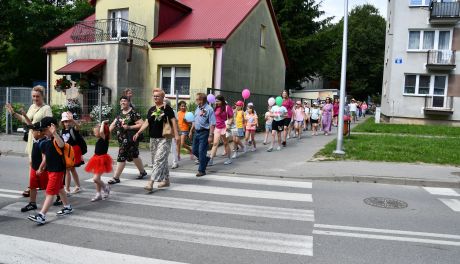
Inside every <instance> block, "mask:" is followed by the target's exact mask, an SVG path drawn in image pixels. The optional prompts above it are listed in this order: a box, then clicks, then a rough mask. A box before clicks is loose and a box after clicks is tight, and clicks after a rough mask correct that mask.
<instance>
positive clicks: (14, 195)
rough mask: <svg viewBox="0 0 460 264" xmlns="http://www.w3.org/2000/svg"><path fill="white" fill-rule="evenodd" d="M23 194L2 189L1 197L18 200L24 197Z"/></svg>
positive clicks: (0, 191) (0, 190)
mask: <svg viewBox="0 0 460 264" xmlns="http://www.w3.org/2000/svg"><path fill="white" fill-rule="evenodd" d="M21 194H22V192H21V191H17V190H9V189H0V197H3V198H11V199H17V198H21V197H22V195H21Z"/></svg>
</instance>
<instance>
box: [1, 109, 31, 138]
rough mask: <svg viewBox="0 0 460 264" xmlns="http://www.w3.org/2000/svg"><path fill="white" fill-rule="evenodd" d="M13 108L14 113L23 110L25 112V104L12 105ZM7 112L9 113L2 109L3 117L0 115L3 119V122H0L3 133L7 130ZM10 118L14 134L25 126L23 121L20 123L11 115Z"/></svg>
mask: <svg viewBox="0 0 460 264" xmlns="http://www.w3.org/2000/svg"><path fill="white" fill-rule="evenodd" d="M12 106H13V108H14V111H16V112H20V110H21V109H23V110H24V105H23V104H12ZM24 111H25V110H24ZM7 112H8V111H7V110H6V109H2V111H1V115H0V118H1V120H0V130H1V131H2V132H5V129H6V113H7ZM9 118H10V119H12V121H11V123H12V125H13V132H15V131H16V130H17V129H18V128H20V127H24V126H25V124H24V123H22V122H21V121H19V120H18V119H16V118H14V117H12V116H11V115H10V117H9ZM11 123H10V124H11Z"/></svg>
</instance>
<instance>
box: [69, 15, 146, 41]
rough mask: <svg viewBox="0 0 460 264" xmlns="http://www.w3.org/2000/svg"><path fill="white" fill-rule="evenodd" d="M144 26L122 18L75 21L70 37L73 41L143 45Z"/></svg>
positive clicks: (144, 38) (144, 39)
mask: <svg viewBox="0 0 460 264" xmlns="http://www.w3.org/2000/svg"><path fill="white" fill-rule="evenodd" d="M145 31H146V27H145V26H144V25H141V24H137V23H134V22H131V21H129V20H126V19H122V18H115V19H100V20H92V21H80V22H77V23H76V25H75V27H74V30H73V32H72V35H71V38H72V40H73V41H74V42H75V43H94V42H106V41H118V42H130V41H131V40H132V41H133V44H134V45H138V46H145V45H147V39H146V36H145V34H146V33H145Z"/></svg>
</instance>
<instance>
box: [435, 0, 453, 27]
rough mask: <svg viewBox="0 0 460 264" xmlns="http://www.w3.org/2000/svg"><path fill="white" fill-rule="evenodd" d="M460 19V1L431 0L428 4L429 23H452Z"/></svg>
mask: <svg viewBox="0 0 460 264" xmlns="http://www.w3.org/2000/svg"><path fill="white" fill-rule="evenodd" d="M458 21H460V2H459V1H455V2H441V1H432V2H431V4H430V23H431V24H444V25H452V24H456V23H457V22H458Z"/></svg>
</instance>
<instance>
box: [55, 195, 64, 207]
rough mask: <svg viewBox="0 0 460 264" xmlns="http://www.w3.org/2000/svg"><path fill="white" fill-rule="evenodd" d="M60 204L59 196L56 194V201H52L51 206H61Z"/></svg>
mask: <svg viewBox="0 0 460 264" xmlns="http://www.w3.org/2000/svg"><path fill="white" fill-rule="evenodd" d="M61 205H62V201H61V197H59V195H58V196H57V198H56V201H55V202H54V203H53V206H61Z"/></svg>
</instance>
